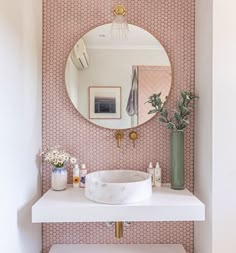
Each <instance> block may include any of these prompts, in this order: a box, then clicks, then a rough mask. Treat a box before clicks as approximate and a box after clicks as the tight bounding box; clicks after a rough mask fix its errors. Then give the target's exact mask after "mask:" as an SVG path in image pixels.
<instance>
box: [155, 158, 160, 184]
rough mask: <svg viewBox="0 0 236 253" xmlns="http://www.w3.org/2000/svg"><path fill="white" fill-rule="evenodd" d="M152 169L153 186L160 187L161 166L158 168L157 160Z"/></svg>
mask: <svg viewBox="0 0 236 253" xmlns="http://www.w3.org/2000/svg"><path fill="white" fill-rule="evenodd" d="M154 170H155V172H154V182H155V186H157V187H161V168H160V165H159V162H157V163H156V167H155V169H154Z"/></svg>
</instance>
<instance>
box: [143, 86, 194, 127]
mask: <svg viewBox="0 0 236 253" xmlns="http://www.w3.org/2000/svg"><path fill="white" fill-rule="evenodd" d="M180 95H181V97H180V100H179V101H178V105H177V109H176V110H175V111H174V112H173V114H172V115H171V116H169V114H168V111H167V109H166V108H164V107H163V102H162V100H161V98H160V96H161V93H159V94H155V93H154V94H153V95H152V96H150V97H149V98H148V101H147V102H146V103H150V104H151V105H152V106H153V107H154V108H155V109H152V110H150V111H149V112H148V114H152V113H157V112H160V115H161V116H160V117H159V121H160V122H163V123H165V124H166V127H167V128H168V129H170V130H171V131H176V130H183V129H184V128H185V127H186V126H187V125H188V124H189V120H188V116H189V115H190V113H191V111H192V110H193V109H194V104H193V103H192V102H193V100H194V99H196V98H198V97H197V96H196V95H194V94H193V93H191V92H188V91H182V92H181V93H180Z"/></svg>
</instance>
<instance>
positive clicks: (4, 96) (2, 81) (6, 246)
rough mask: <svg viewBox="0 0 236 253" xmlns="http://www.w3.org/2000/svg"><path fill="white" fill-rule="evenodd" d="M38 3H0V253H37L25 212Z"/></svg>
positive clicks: (34, 183) (31, 188)
mask: <svg viewBox="0 0 236 253" xmlns="http://www.w3.org/2000/svg"><path fill="white" fill-rule="evenodd" d="M41 16H42V2H41V1H35V0H8V1H6V0H0V115H1V119H0V122H1V123H0V140H1V142H0V157H1V163H0V164H1V166H0V168H1V170H0V171H1V172H0V173H1V176H0V205H1V208H0V238H1V239H0V241H1V245H0V247H1V250H0V251H1V252H4V253H39V252H40V251H41V227H40V225H35V224H32V223H31V206H32V204H33V203H34V202H35V201H36V200H37V199H38V198H39V196H40V194H41V181H40V164H39V162H38V160H37V158H36V154H37V153H38V152H39V150H40V149H41V139H42V137H41V118H42V117H41V114H42V109H41V108H42V104H41V58H42V50H41V46H42V32H41V30H42V17H41Z"/></svg>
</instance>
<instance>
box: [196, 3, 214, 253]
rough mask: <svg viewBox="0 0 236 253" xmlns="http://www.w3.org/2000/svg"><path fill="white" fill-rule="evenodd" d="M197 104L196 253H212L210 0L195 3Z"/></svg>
mask: <svg viewBox="0 0 236 253" xmlns="http://www.w3.org/2000/svg"><path fill="white" fill-rule="evenodd" d="M195 31H196V80H195V81H196V82H195V89H196V94H198V95H199V97H200V98H199V99H198V100H197V103H196V114H195V117H196V118H195V168H194V193H195V195H196V196H197V197H198V198H200V199H201V200H202V201H203V202H204V204H205V205H206V221H205V222H196V223H195V226H194V237H195V238H194V239H195V243H194V248H195V253H211V252H212V0H196V28H195Z"/></svg>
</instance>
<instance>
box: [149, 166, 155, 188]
mask: <svg viewBox="0 0 236 253" xmlns="http://www.w3.org/2000/svg"><path fill="white" fill-rule="evenodd" d="M147 172H148V173H149V174H150V175H151V180H152V186H155V169H154V168H153V166H152V162H150V163H149V166H148V168H147Z"/></svg>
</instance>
